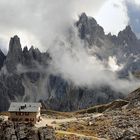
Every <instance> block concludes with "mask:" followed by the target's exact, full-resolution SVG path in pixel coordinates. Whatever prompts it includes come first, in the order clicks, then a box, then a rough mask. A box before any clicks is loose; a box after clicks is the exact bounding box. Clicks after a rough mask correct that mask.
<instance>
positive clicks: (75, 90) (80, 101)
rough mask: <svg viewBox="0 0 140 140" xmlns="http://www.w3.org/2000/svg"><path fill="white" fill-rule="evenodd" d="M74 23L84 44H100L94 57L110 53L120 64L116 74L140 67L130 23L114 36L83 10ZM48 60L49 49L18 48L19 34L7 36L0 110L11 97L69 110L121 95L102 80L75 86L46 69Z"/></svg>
mask: <svg viewBox="0 0 140 140" xmlns="http://www.w3.org/2000/svg"><path fill="white" fill-rule="evenodd" d="M75 26H76V28H77V29H78V33H79V37H80V38H81V40H83V41H84V43H85V45H86V47H88V48H89V49H93V48H94V47H95V46H96V47H97V48H100V49H99V51H98V52H96V53H95V55H96V57H97V58H98V59H100V60H101V61H107V60H108V59H109V57H110V56H111V57H114V58H115V60H116V62H115V63H117V64H118V65H119V64H120V65H121V64H123V67H122V69H121V70H120V71H118V74H119V76H120V77H123V78H124V77H125V76H127V75H128V72H129V71H131V72H135V71H138V70H139V69H140V65H139V63H140V59H139V58H140V57H139V52H140V49H139V48H140V47H139V46H140V41H139V40H138V39H137V38H136V36H135V34H134V33H133V31H132V30H131V27H130V26H127V27H126V29H124V30H123V31H121V32H120V33H119V34H118V36H114V35H111V34H108V35H106V34H105V33H104V30H103V28H102V27H101V26H100V25H98V23H97V22H96V20H95V19H94V18H92V17H88V16H87V15H86V14H85V13H83V14H81V16H80V17H79V20H78V21H77V22H76V24H75ZM51 61H52V57H51V54H49V52H44V53H42V52H40V50H39V49H37V48H34V47H31V48H30V49H28V48H27V47H24V48H23V49H22V47H21V44H20V39H19V37H18V36H14V37H13V38H11V40H10V43H9V51H8V54H7V56H5V55H4V54H3V53H2V52H1V51H0V68H1V74H0V111H4V110H7V109H8V106H9V104H10V102H11V101H26V102H27V101H42V102H43V103H44V105H45V106H46V107H47V108H49V109H54V110H59V111H72V110H77V109H82V108H87V107H90V106H93V105H97V104H102V103H107V102H110V101H112V100H114V99H117V98H123V97H124V95H123V94H122V93H123V91H122V92H117V91H114V90H113V89H112V88H111V87H109V86H107V85H106V83H105V84H104V85H103V86H99V87H96V88H95V87H93V88H89V87H86V86H84V87H77V86H76V85H75V84H74V83H72V82H71V81H67V80H65V79H64V78H63V77H62V76H61V75H56V74H55V75H54V74H53V72H52V70H50V69H49V68H50V67H49V66H50V64H51Z"/></svg>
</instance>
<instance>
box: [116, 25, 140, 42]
mask: <svg viewBox="0 0 140 140" xmlns="http://www.w3.org/2000/svg"><path fill="white" fill-rule="evenodd" d="M118 38H119V39H121V40H125V41H126V42H135V41H137V40H138V39H137V37H136V35H135V33H134V32H133V31H132V29H131V26H130V25H128V26H126V28H125V29H124V30H122V31H120V32H119V33H118Z"/></svg>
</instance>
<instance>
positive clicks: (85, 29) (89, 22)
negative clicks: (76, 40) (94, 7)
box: [76, 13, 104, 45]
mask: <svg viewBox="0 0 140 140" xmlns="http://www.w3.org/2000/svg"><path fill="white" fill-rule="evenodd" d="M76 25H77V27H78V31H79V36H80V38H81V39H83V40H86V41H87V42H88V43H89V44H90V45H92V44H94V43H95V44H96V40H97V38H103V37H104V30H103V28H102V27H101V26H99V25H98V24H97V22H96V20H95V19H94V18H92V17H88V16H87V15H86V14H85V13H82V14H81V15H80V16H79V21H78V22H77V23H76Z"/></svg>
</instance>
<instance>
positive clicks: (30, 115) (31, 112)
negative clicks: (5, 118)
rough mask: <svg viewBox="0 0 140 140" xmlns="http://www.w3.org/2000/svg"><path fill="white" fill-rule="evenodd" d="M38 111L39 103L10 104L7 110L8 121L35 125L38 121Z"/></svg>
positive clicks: (39, 109)
mask: <svg viewBox="0 0 140 140" xmlns="http://www.w3.org/2000/svg"><path fill="white" fill-rule="evenodd" d="M40 111H41V103H20V102H12V103H11V104H10V107H9V110H8V112H9V114H10V115H9V120H11V121H13V122H30V123H32V124H35V123H36V122H38V121H40Z"/></svg>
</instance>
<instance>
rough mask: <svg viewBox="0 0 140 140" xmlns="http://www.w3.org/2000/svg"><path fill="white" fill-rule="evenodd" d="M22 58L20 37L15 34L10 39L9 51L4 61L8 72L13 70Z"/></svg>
mask: <svg viewBox="0 0 140 140" xmlns="http://www.w3.org/2000/svg"><path fill="white" fill-rule="evenodd" d="M22 59H23V54H22V48H21V44H20V39H19V37H18V36H17V35H15V36H14V37H13V38H11V40H10V43H9V51H8V54H7V57H6V62H5V64H6V67H7V70H8V72H14V71H15V70H16V66H17V64H19V63H22Z"/></svg>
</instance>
